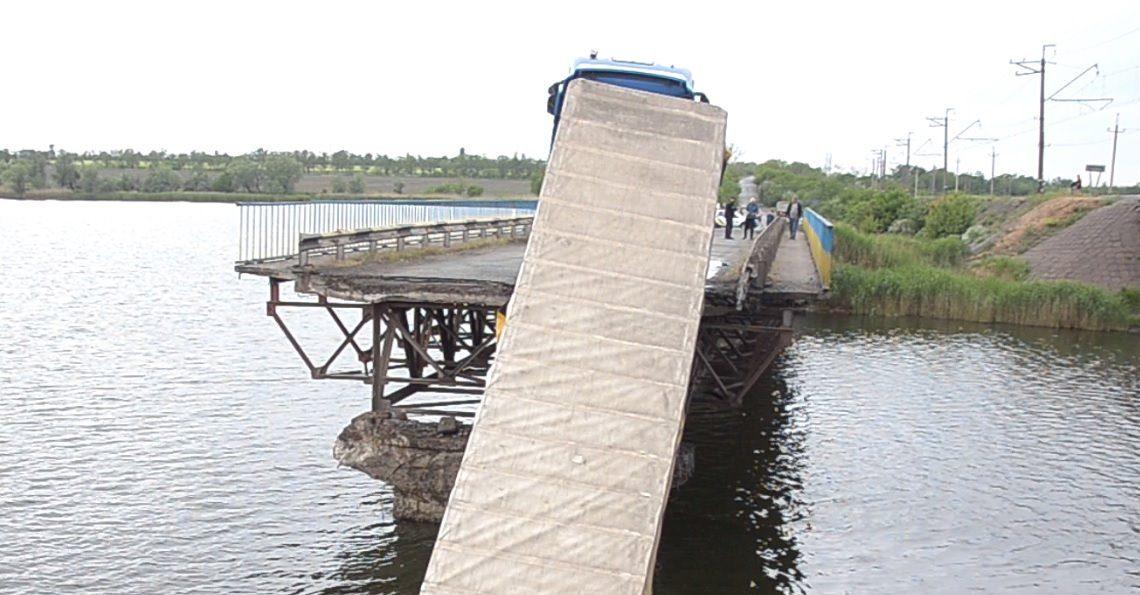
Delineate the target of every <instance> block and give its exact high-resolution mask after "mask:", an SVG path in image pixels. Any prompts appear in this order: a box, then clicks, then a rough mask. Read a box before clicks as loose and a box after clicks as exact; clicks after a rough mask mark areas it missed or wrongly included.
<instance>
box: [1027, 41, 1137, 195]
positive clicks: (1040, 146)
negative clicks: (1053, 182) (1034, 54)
mask: <svg viewBox="0 0 1140 595" xmlns="http://www.w3.org/2000/svg"><path fill="white" fill-rule="evenodd" d="M1126 35H1127V34H1126ZM1121 37H1123V36H1121ZM1118 38H1119V37H1118ZM1118 38H1114V39H1118ZM1109 41H1112V40H1109ZM1105 43H1108V42H1105ZM1050 47H1053V48H1055V47H1056V46H1055V45H1054V44H1051V43H1050V44H1045V45H1043V46H1041V60H1040V61H1037V60H1010V61H1009V63H1010V64H1013V65H1014V66H1017V67H1018V68H1021V70H1020V71H1018V72H1015V73H1014V74H1015V75H1016V76H1028V75H1038V76H1039V77H1040V80H1041V93H1040V95H1039V97H1038V109H1039V114H1040V116H1039V118H1038V122H1037V191H1038V192H1044V191H1045V102H1046V101H1059V102H1070V103H1081V104H1087V103H1104V105H1102V106H1101V108H1100V109H1104V108H1105V107H1107V106H1108V104H1110V103H1112V98H1110V97H1096V98H1067V97H1065V98H1059V97H1057V95H1059V94H1060V93H1061V92H1062V91H1064V90H1065V89H1067V88H1068V87H1069V85H1072V84H1073V83H1075V82H1076V81H1077V80H1079V79H1080V78H1081V77H1083V76H1085V75H1086V74H1088V73H1089V72H1096V73H1098V74H1099V72H1100V69H1099V68H1098V67H1097V65H1096V64H1093V65H1092V66H1089V67H1087V68H1085V69H1084V70H1082V71H1081V73H1080V74H1078V75H1077V76H1075V77H1073V78H1072V79H1070V80H1069V82H1067V83H1065V84H1064V85H1061V86H1060V88H1058V89H1057V90H1056V91H1054V92H1053V94H1052V95H1050V96H1048V97H1046V96H1045V65H1046V61H1045V51H1046V50H1047V49H1048V48H1050ZM1086 86H1087V85H1086ZM1015 136H1016V135H1015Z"/></svg>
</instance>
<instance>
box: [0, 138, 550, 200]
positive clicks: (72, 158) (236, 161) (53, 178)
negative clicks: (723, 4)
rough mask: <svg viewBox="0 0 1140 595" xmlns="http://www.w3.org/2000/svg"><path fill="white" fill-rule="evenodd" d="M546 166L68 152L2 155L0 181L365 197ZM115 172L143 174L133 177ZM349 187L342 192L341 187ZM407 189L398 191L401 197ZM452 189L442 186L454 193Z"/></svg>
mask: <svg viewBox="0 0 1140 595" xmlns="http://www.w3.org/2000/svg"><path fill="white" fill-rule="evenodd" d="M544 165H545V162H543V161H541V160H538V159H531V158H529V157H527V156H525V155H523V156H521V157H520V156H519V155H514V156H511V157H507V156H505V155H501V156H499V157H495V158H491V157H485V156H482V155H468V154H467V152H466V151H464V150H463V149H460V150H459V154H458V155H455V156H452V157H448V156H444V157H422V156H419V155H404V156H402V157H395V158H393V157H389V156H387V155H373V154H371V153H366V154H364V155H357V154H355V153H350V152H348V151H337V152H335V153H332V154H328V153H314V152H312V151H292V152H276V153H270V152H267V151H265V150H262V149H258V150H257V151H254V152H252V153H247V154H245V155H236V156H234V155H228V154H225V153H205V152H200V151H195V152H191V153H166V152H165V151H151V152H149V153H141V152H137V151H134V150H131V149H126V150H122V151H101V152H92V151H88V152H84V153H70V152H67V151H62V150H60V151H57V150H56V149H55V147H54V146H53V147H52V148H50V149H49V150H47V151H35V150H20V151H9V150H7V149H0V183H3V185H4V186H5V187H6V188H7V189H8V190H9V191H11V192H14V193H15V194H17V195H20V196H22V195H23V194H24V193H25V192H26V191H27V190H29V189H31V190H37V189H47V188H53V187H57V188H61V189H67V190H70V191H73V192H77V193H83V194H98V193H111V192H134V191H141V192H152V193H157V192H177V191H192V192H245V193H273V194H290V193H293V192H294V191H295V187H296V184H297V182H298V181H299V180H300V179H301V177H302V175H304V174H308V173H312V174H340V173H343V174H349V175H351V177H350V178H346V179H345V180H343V182H341V181H334V188H333V192H345V191H348V192H353V191H361V189H362V187H363V186H362V185H363V182H362V181H361V176H363V175H369V176H385V177H389V176H411V177H424V178H429V177H430V178H459V179H501V180H528V179H529V180H534V179H541V176H542V171H543V167H544ZM112 170H144V171H145V175H142V176H141V177H136V176H132V175H127V174H126V173H122V172H117V173H116V172H112ZM342 184H343V185H344V186H346V187H347V188H346V189H345V190H342V189H341V188H340V185H342ZM402 186H403V184H397V185H396V187H395V189H394V191H395V192H396V193H399V192H401V187H402ZM451 190H454V189H453V188H451V187H443V186H440V192H444V191H447V192H445V193H450V192H451ZM461 190H462V191H461V192H456V193H461V194H465V195H468V196H477V195H478V194H480V193H481V192H482V189H481V188H480V187H479V186H477V185H465V186H464V187H462V188H461Z"/></svg>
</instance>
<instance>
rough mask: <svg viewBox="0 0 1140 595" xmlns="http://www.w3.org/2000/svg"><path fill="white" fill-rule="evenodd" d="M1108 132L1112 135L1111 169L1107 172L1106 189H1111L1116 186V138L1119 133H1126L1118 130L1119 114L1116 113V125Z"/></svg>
mask: <svg viewBox="0 0 1140 595" xmlns="http://www.w3.org/2000/svg"><path fill="white" fill-rule="evenodd" d="M1109 132H1111V133H1112V167H1111V168H1110V169H1109V170H1108V187H1109V188H1112V187H1113V186H1116V137H1117V136H1120V133H1121V132H1126V131H1125V130H1121V129H1120V112H1117V113H1116V125H1114V126H1113V127H1112V130H1109Z"/></svg>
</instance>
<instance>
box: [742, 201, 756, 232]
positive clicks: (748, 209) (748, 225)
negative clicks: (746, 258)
mask: <svg viewBox="0 0 1140 595" xmlns="http://www.w3.org/2000/svg"><path fill="white" fill-rule="evenodd" d="M759 216H760V205H758V204H756V199H755V198H750V199H748V205H747V206H745V207H744V239H746V240H747V239H749V238H755V237H756V224H757V223H758V221H757V218H758V217H759Z"/></svg>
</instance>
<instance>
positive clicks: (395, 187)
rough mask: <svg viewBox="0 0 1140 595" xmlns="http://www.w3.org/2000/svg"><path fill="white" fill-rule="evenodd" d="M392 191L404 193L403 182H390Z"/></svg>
mask: <svg viewBox="0 0 1140 595" xmlns="http://www.w3.org/2000/svg"><path fill="white" fill-rule="evenodd" d="M392 192H395V193H396V194H403V193H404V183H403V182H396V183H395V184H392Z"/></svg>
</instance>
